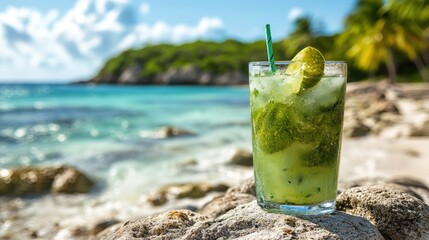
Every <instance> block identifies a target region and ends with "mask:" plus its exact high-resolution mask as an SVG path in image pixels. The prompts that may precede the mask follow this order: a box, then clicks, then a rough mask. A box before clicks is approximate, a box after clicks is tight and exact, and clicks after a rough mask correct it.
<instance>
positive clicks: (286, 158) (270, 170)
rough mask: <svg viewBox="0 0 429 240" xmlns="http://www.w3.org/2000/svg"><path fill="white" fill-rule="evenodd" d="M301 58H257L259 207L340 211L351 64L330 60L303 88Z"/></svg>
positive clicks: (254, 113)
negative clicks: (272, 61)
mask: <svg viewBox="0 0 429 240" xmlns="http://www.w3.org/2000/svg"><path fill="white" fill-rule="evenodd" d="M291 64H294V65H295V66H294V68H293V69H297V68H296V65H297V64H303V63H300V62H275V69H276V71H275V72H272V71H271V70H270V64H269V62H251V63H250V64H249V75H250V108H251V125H252V142H253V161H254V168H255V181H256V195H257V201H258V204H259V206H261V207H262V208H263V209H265V210H267V211H270V212H278V213H286V214H292V215H311V214H322V213H329V212H332V211H334V208H335V198H336V192H337V182H338V170H339V158H340V150H341V133H342V126H343V117H344V96H345V88H346V79H347V64H346V63H345V62H340V61H326V62H325V66H324V74H323V76H322V77H321V78H320V79H317V81H313V82H316V84H315V85H314V86H307V87H306V88H302V86H301V85H300V84H301V82H302V79H303V77H304V76H303V75H302V71H296V72H292V73H291V72H290V71H286V69H287V68H288V66H290V65H291ZM300 86H301V87H300Z"/></svg>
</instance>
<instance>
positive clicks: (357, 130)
mask: <svg viewBox="0 0 429 240" xmlns="http://www.w3.org/2000/svg"><path fill="white" fill-rule="evenodd" d="M370 132H371V128H369V127H368V126H366V125H365V124H363V123H362V122H360V121H349V122H345V124H344V136H346V137H350V138H355V137H364V136H367V135H369V134H370Z"/></svg>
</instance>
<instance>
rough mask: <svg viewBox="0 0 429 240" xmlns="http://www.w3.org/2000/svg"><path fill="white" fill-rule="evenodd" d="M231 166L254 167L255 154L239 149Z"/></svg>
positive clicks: (231, 161)
mask: <svg viewBox="0 0 429 240" xmlns="http://www.w3.org/2000/svg"><path fill="white" fill-rule="evenodd" d="M229 164H231V165H239V166H246V167H251V166H253V154H252V152H251V151H248V150H245V149H237V150H236V152H235V153H234V155H233V156H232V158H231V160H230V161H229Z"/></svg>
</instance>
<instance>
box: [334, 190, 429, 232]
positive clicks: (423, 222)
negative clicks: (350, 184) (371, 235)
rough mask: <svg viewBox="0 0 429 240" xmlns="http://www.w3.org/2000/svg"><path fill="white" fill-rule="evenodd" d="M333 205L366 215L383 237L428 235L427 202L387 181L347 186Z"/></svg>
mask: <svg viewBox="0 0 429 240" xmlns="http://www.w3.org/2000/svg"><path fill="white" fill-rule="evenodd" d="M337 209H338V210H341V211H345V212H347V213H350V214H353V215H357V216H361V217H364V218H366V219H368V220H369V221H371V222H372V223H373V224H374V225H375V226H376V227H377V228H378V230H379V231H380V232H381V233H382V234H383V236H385V237H386V238H387V239H393V240H399V239H415V240H418V239H422V240H423V239H429V206H428V205H426V204H425V203H424V202H423V201H421V200H419V199H417V198H415V197H413V196H411V195H410V194H407V193H405V192H403V191H401V190H399V189H397V188H394V187H393V188H392V187H391V186H389V185H373V186H365V187H355V188H350V189H347V190H346V191H344V192H342V193H341V194H340V195H339V196H338V197H337Z"/></svg>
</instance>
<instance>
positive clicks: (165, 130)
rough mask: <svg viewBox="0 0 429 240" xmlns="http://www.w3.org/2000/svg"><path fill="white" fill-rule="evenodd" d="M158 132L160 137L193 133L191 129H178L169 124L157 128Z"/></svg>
mask: <svg viewBox="0 0 429 240" xmlns="http://www.w3.org/2000/svg"><path fill="white" fill-rule="evenodd" d="M158 134H159V135H160V136H161V137H164V138H168V137H176V136H185V135H194V133H192V132H191V131H188V130H184V129H179V128H175V127H171V126H165V127H162V128H160V129H159V130H158Z"/></svg>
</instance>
